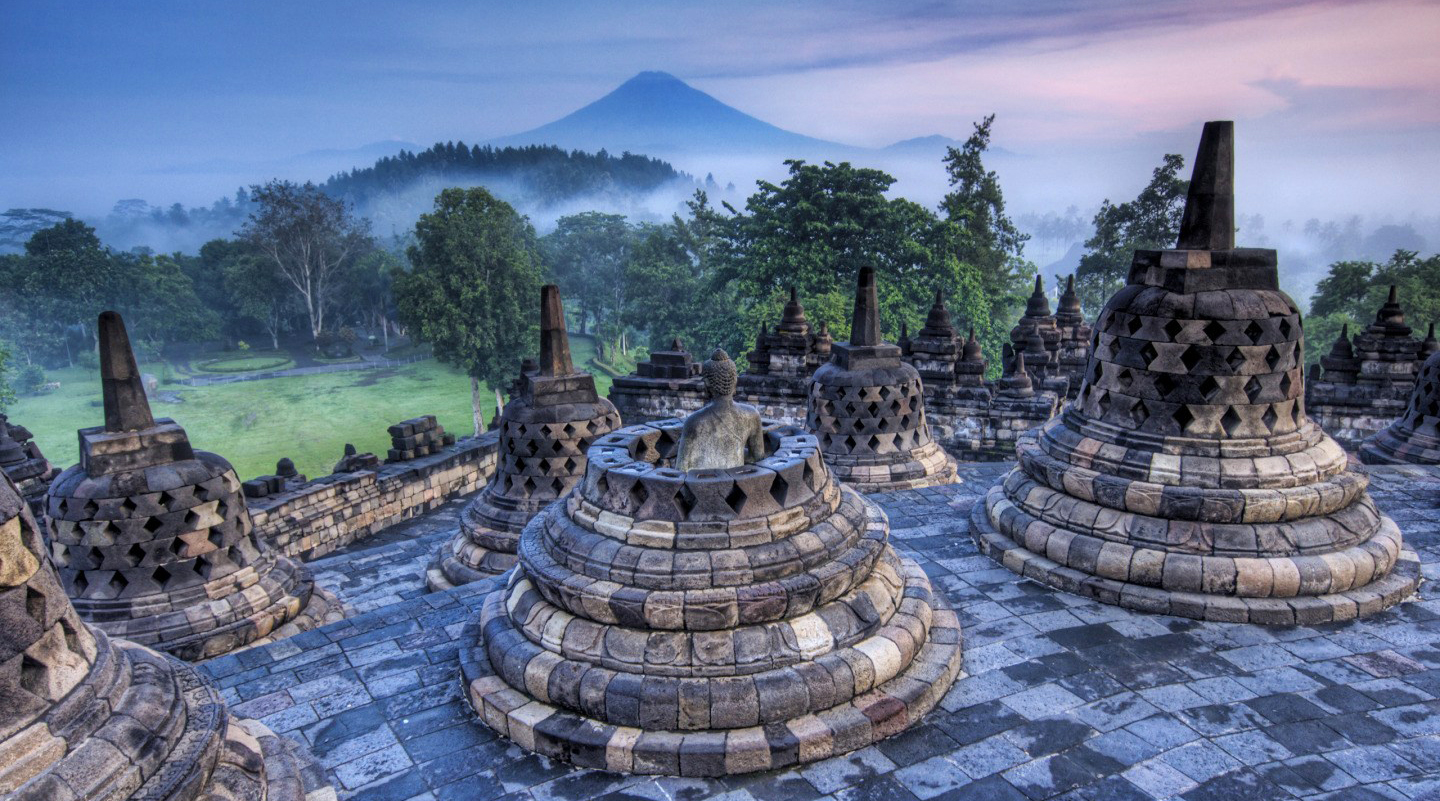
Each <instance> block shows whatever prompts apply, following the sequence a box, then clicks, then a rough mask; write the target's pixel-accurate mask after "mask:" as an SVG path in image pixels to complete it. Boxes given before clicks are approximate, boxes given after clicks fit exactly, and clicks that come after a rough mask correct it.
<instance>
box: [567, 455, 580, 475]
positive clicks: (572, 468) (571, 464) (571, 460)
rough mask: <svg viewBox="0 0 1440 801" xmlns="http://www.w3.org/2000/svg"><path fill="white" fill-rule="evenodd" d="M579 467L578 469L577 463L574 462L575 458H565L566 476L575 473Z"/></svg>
mask: <svg viewBox="0 0 1440 801" xmlns="http://www.w3.org/2000/svg"><path fill="white" fill-rule="evenodd" d="M579 467H580V463H579V462H577V461H575V457H573V456H567V457H566V458H565V472H566V473H567V474H573V473H574V472H575V470H576V469H577V468H579Z"/></svg>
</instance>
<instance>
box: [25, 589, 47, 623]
mask: <svg viewBox="0 0 1440 801" xmlns="http://www.w3.org/2000/svg"><path fill="white" fill-rule="evenodd" d="M25 614H27V615H29V616H30V617H31V618H32V619H33V620H34V621H35V622H36V623H39V624H40V625H41V626H44V625H45V594H44V593H42V592H40V591H39V590H37V589H35V588H34V587H31V586H30V585H28V584H27V585H25Z"/></svg>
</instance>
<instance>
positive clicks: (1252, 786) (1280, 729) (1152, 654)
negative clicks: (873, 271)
mask: <svg viewBox="0 0 1440 801" xmlns="http://www.w3.org/2000/svg"><path fill="white" fill-rule="evenodd" d="M1007 468H1008V465H993V464H992V465H984V464H981V465H961V466H960V478H961V483H959V484H955V485H950V486H945V487H939V488H933V489H926V490H916V491H908V492H901V493H896V494H893V495H888V496H873V497H875V498H876V500H877V501H879V502H880V504H881V505H882V506H883V507H884V508H885V510H886V512H887V513H888V514H889V515H890V519H891V525H892V531H891V537H892V539H893V541H894V542H895V543H896V544H897V546H898V547H899V548H901V549H902V550H904V551H906V552H907V553H909V554H911V555H913V556H915V557H916V558H917V559H918V560H919V561H920V563H921V565H922V566H923V567H924V568H925V570H926V572H927V573H929V575H930V576H931V578H932V580H933V581H934V582H935V583H936V585H937V589H939V590H940V591H942V592H945V593H946V594H947V596H948V597H949V598H950V600H951V602H952V603H953V604H954V605H955V607H956V610H957V612H959V614H960V619H961V623H962V624H963V626H964V630H965V671H966V674H965V676H964V677H963V678H962V679H961V680H960V681H959V682H958V683H957V684H956V685H955V687H954V689H952V690H951V691H950V693H949V694H948V695H947V696H946V698H945V700H944V702H943V703H942V708H940V709H937V710H936V711H935V712H933V713H932V714H931V715H930V716H928V717H927V719H926V720H925V721H924V722H923V723H922V724H921V725H919V726H917V727H915V728H913V729H911V730H909V731H906V732H905V733H903V734H901V735H899V736H897V737H895V738H893V739H890V740H886V741H884V742H881V743H879V744H878V745H876V746H872V747H870V748H866V749H864V750H862V751H858V752H855V753H853V754H850V755H848V756H843V757H838V758H835V759H832V760H828V761H825V762H819V763H815V764H812V765H808V766H805V767H802V768H800V769H797V770H787V771H781V772H774V773H768V774H758V775H754V776H743V777H734V778H727V779H722V780H702V779H678V778H654V777H630V776H621V775H616V774H609V773H603V772H597V771H577V770H573V769H570V768H568V767H567V766H565V765H563V764H559V763H555V762H552V761H550V760H547V759H543V758H540V757H536V756H533V755H529V754H527V753H525V752H523V751H521V750H520V749H519V748H517V747H515V746H513V745H511V744H509V743H508V742H506V741H504V740H502V739H497V738H496V737H495V736H494V735H493V734H492V733H491V732H490V730H489V729H487V728H485V726H484V725H482V724H480V723H479V722H478V721H476V720H475V718H474V716H473V714H472V713H471V711H470V708H469V706H468V705H467V704H466V703H465V702H464V700H463V699H462V698H461V690H460V685H459V680H458V664H457V660H456V653H457V649H458V643H457V642H456V638H457V636H458V634H459V632H460V629H461V628H462V627H463V625H464V622H465V620H466V619H467V618H468V617H470V616H471V615H473V614H475V613H476V611H477V610H478V607H479V605H480V601H481V598H482V597H483V596H484V593H485V592H487V591H488V590H490V589H492V588H493V585H494V582H493V580H492V581H490V582H485V583H483V584H482V585H478V586H477V585H472V586H468V587H461V588H458V589H455V590H452V591H449V592H446V593H440V594H433V595H432V594H426V593H424V591H423V588H424V568H425V565H426V564H427V563H428V562H429V560H430V559H431V557H432V556H433V554H434V553H435V551H436V549H437V548H438V547H439V546H440V544H441V543H442V542H444V541H445V540H446V539H448V538H449V537H450V536H451V534H452V533H453V530H454V527H455V525H456V517H455V516H456V514H457V513H458V510H459V508H460V502H456V503H452V504H450V505H447V506H446V507H444V508H442V509H440V510H438V511H437V512H435V513H433V514H431V515H429V516H427V517H424V518H420V519H417V520H414V521H410V522H408V523H406V524H404V525H402V526H397V527H394V528H392V529H390V530H388V531H386V532H384V533H382V534H381V535H379V536H377V537H375V538H372V539H370V540H368V541H366V542H365V543H363V546H357V547H354V548H352V549H350V550H348V551H343V552H338V553H336V554H332V555H330V556H327V557H325V558H323V559H320V560H317V561H315V562H313V563H311V567H312V569H313V570H315V572H316V575H317V578H319V579H320V580H321V581H323V582H325V584H326V585H327V586H329V587H331V588H332V589H334V590H335V591H336V592H337V593H338V594H339V595H340V596H341V597H342V598H344V599H345V600H346V601H347V602H348V603H350V604H351V605H352V606H354V607H355V608H357V609H358V610H359V611H360V614H359V615H358V616H356V617H353V618H351V619H348V620H345V621H343V622H341V623H336V624H332V625H330V626H327V627H325V628H323V629H320V630H318V631H312V632H307V633H305V634H303V635H300V636H298V637H294V638H291V639H289V640H285V641H282V642H279V643H275V644H272V645H268V646H265V647H262V648H255V649H250V650H248V651H242V652H239V653H237V654H232V655H230V656H226V657H222V658H220V659H216V660H212V661H210V662H208V663H205V665H204V669H205V670H206V671H207V672H209V673H210V674H211V675H212V676H214V677H215V678H216V680H217V682H218V683H219V684H220V685H221V686H222V687H224V688H225V689H224V692H225V694H226V696H227V698H228V699H229V700H230V701H231V703H233V704H236V711H237V712H238V713H240V714H244V715H249V716H252V717H257V718H260V719H261V720H263V721H264V722H265V723H266V724H267V725H269V726H270V727H271V728H273V729H275V730H276V731H278V732H281V733H283V734H286V735H288V736H290V737H293V738H295V739H297V740H300V741H302V742H304V743H305V744H306V745H307V746H309V747H310V749H311V750H312V751H313V752H314V753H315V754H316V756H317V757H318V758H319V759H320V760H321V762H322V763H323V764H324V765H325V766H326V767H327V768H328V769H329V771H330V774H331V776H332V778H333V779H334V781H335V783H336V787H337V789H339V791H340V795H341V797H342V798H352V799H367V800H374V801H378V800H379V799H396V800H397V801H403V800H404V799H415V800H416V801H422V800H423V801H458V800H459V799H473V800H474V801H484V799H492V798H503V799H506V801H511V800H512V799H513V800H514V801H529V800H530V799H534V800H535V801H551V800H552V799H558V800H561V801H580V800H581V799H604V801H621V799H635V800H639V799H650V800H652V801H700V799H724V801H808V800H809V799H821V798H825V799H831V798H833V799H855V800H856V801H859V800H860V799H865V800H867V801H868V800H869V799H877V800H878V801H914V800H915V799H945V801H960V800H961V799H977V800H978V799H985V800H986V801H1006V800H1013V801H1019V800H1021V799H1047V798H1061V799H1066V801H1079V800H1080V799H1090V800H1093V801H1101V800H1102V799H1103V800H1105V801H1109V800H1110V799H1116V800H1117V801H1124V800H1125V799H1156V798H1159V799H1166V798H1179V799H1185V800H1186V801H1208V800H1209V799H1216V800H1217V801H1246V800H1248V799H1266V800H1267V801H1268V800H1269V799H1288V798H1327V799H1336V800H1337V801H1339V800H1341V799H1343V800H1344V801H1350V800H1351V799H1355V800H1356V801H1366V800H1367V799H1424V798H1433V799H1440V601H1437V600H1434V599H1435V598H1437V591H1436V590H1435V589H1434V586H1435V585H1434V582H1435V581H1436V580H1437V579H1440V468H1429V469H1425V468H1374V469H1372V474H1373V483H1372V492H1373V494H1374V496H1375V499H1376V502H1377V503H1378V504H1379V506H1380V507H1381V509H1382V510H1384V511H1385V512H1386V513H1387V514H1390V515H1391V516H1392V517H1394V518H1395V520H1396V521H1397V522H1398V523H1399V524H1400V527H1401V529H1402V531H1404V533H1405V538H1406V541H1407V543H1408V545H1409V547H1411V548H1413V549H1415V550H1416V551H1418V552H1419V554H1420V559H1421V562H1422V563H1423V564H1424V573H1425V576H1426V579H1427V581H1426V583H1425V584H1422V585H1421V588H1420V594H1419V599H1417V600H1412V601H1410V602H1407V603H1405V604H1402V605H1401V606H1399V607H1397V608H1395V609H1392V610H1389V611H1387V612H1384V613H1382V614H1380V615H1377V616H1375V617H1372V618H1369V619H1367V620H1362V621H1358V622H1355V623H1351V624H1340V625H1336V624H1329V625H1323V626H1315V627H1291V628H1261V627H1258V626H1251V625H1237V624H1219V623H1201V622H1197V621H1193V620H1188V619H1180V618H1172V617H1160V616H1152V615H1144V614H1140V613H1135V612H1129V611H1126V610H1123V609H1119V608H1116V607H1110V606H1105V605H1102V604H1098V603H1095V602H1091V601H1086V600H1083V599H1080V598H1076V597H1073V596H1069V595H1065V594H1062V593H1059V592H1056V591H1054V590H1051V589H1049V588H1047V587H1044V586H1041V585H1039V584H1036V583H1034V582H1031V581H1029V580H1025V579H1020V578H1018V577H1016V576H1015V575H1014V574H1013V573H1011V572H1010V571H1008V570H1005V569H1004V568H1001V567H999V566H998V565H996V564H995V563H993V562H991V561H990V560H989V559H987V558H985V557H983V556H980V555H979V554H978V553H977V552H976V549H975V545H974V543H973V542H971V540H970V537H969V534H968V525H967V522H966V517H967V513H968V511H969V507H970V505H971V504H972V503H973V502H974V501H975V499H976V498H977V497H978V496H979V495H980V494H981V493H983V492H984V490H985V489H986V488H988V487H989V485H990V484H991V483H992V482H993V481H994V480H995V478H996V477H998V476H999V475H1000V474H1001V473H1003V472H1004V471H1005V470H1006V469H1007Z"/></svg>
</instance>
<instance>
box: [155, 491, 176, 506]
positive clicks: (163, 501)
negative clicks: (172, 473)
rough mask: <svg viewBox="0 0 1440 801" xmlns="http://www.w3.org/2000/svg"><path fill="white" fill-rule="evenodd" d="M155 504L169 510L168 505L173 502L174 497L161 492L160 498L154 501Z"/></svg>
mask: <svg viewBox="0 0 1440 801" xmlns="http://www.w3.org/2000/svg"><path fill="white" fill-rule="evenodd" d="M155 502H156V503H158V504H160V505H161V506H163V507H164V508H166V509H169V508H170V504H172V503H174V502H175V496H174V495H171V494H170V493H168V492H162V493H160V497H158V498H156V499H155Z"/></svg>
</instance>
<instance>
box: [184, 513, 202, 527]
mask: <svg viewBox="0 0 1440 801" xmlns="http://www.w3.org/2000/svg"><path fill="white" fill-rule="evenodd" d="M185 527H186V528H190V529H196V528H199V527H200V515H197V514H195V510H194V509H191V510H190V511H188V512H186V513H185Z"/></svg>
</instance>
